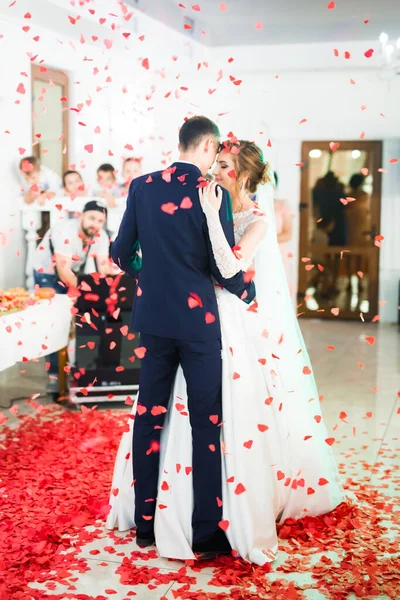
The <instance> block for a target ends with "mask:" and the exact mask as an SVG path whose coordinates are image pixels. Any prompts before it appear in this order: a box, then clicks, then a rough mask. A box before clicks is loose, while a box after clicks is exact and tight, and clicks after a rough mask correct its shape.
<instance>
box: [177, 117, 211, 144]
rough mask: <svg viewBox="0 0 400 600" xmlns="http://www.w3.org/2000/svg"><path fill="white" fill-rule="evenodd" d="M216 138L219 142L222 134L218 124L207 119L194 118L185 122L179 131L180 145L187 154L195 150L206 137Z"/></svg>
mask: <svg viewBox="0 0 400 600" xmlns="http://www.w3.org/2000/svg"><path fill="white" fill-rule="evenodd" d="M208 136H211V137H215V138H216V139H217V140H219V137H220V133H219V129H218V127H217V126H216V124H215V123H214V122H213V121H211V119H207V117H201V116H200V117H192V118H191V119H187V121H185V122H184V124H183V125H182V127H181V128H180V131H179V145H180V147H181V150H183V152H185V151H186V150H188V149H189V148H195V147H196V146H198V145H199V144H200V142H201V141H202V139H203V138H205V137H208Z"/></svg>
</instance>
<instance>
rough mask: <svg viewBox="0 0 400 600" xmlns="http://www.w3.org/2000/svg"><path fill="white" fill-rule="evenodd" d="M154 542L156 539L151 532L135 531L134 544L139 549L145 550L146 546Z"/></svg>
mask: <svg viewBox="0 0 400 600" xmlns="http://www.w3.org/2000/svg"><path fill="white" fill-rule="evenodd" d="M155 541H156V539H155V537H154V532H153V531H140V529H136V543H137V545H138V546H139V548H147V546H152V545H153V544H154V543H155Z"/></svg>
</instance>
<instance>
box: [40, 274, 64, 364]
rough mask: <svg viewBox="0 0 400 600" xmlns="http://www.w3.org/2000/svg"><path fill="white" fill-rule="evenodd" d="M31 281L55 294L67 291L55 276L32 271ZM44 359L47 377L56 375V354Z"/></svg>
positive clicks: (53, 353)
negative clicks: (48, 365) (47, 367)
mask: <svg viewBox="0 0 400 600" xmlns="http://www.w3.org/2000/svg"><path fill="white" fill-rule="evenodd" d="M33 280H34V282H35V285H38V286H39V287H40V288H53V290H55V292H56V294H66V293H67V291H68V290H67V288H66V287H63V286H62V285H60V284H59V283H58V277H57V275H51V274H49V273H38V271H35V270H34V271H33ZM46 358H47V360H48V361H49V363H50V368H49V375H58V352H52V353H51V354H48V355H47V356H46Z"/></svg>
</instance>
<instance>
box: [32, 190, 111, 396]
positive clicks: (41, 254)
mask: <svg viewBox="0 0 400 600" xmlns="http://www.w3.org/2000/svg"><path fill="white" fill-rule="evenodd" d="M106 220H107V208H106V207H105V205H104V204H102V203H100V202H98V201H97V200H91V201H89V202H87V203H86V204H85V206H84V208H83V212H82V215H81V216H80V217H79V218H74V219H67V220H65V221H61V222H59V223H57V225H55V226H54V227H53V228H52V229H50V230H49V231H48V232H47V233H46V235H45V236H44V238H43V240H42V242H41V243H40V244H39V246H38V247H37V249H36V254H35V259H34V271H33V275H34V281H35V285H37V286H38V287H41V288H43V287H46V288H53V289H54V290H55V291H56V292H57V293H59V294H66V293H69V295H71V296H76V291H75V290H76V288H77V285H78V275H80V274H82V273H85V272H91V271H93V270H96V271H97V272H98V273H104V274H109V273H111V272H112V270H111V267H110V260H109V239H108V235H107V233H106V232H105V224H106ZM93 262H94V266H95V269H93ZM49 362H50V368H49V383H48V386H47V390H48V391H49V392H50V393H56V392H57V391H58V380H57V378H56V376H57V374H58V354H57V352H56V353H54V354H50V355H49Z"/></svg>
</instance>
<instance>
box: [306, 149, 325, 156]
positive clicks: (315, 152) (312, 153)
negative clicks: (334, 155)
mask: <svg viewBox="0 0 400 600" xmlns="http://www.w3.org/2000/svg"><path fill="white" fill-rule="evenodd" d="M321 155H322V152H321V150H320V149H319V148H314V149H313V150H310V152H309V153H308V156H309V157H310V158H321Z"/></svg>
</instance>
